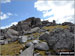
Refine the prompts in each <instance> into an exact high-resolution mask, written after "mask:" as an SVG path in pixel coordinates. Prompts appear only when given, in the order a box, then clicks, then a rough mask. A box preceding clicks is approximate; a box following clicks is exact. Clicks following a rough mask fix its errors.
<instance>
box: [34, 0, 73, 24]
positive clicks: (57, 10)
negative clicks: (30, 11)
mask: <svg viewBox="0 0 75 56" xmlns="http://www.w3.org/2000/svg"><path fill="white" fill-rule="evenodd" d="M34 7H35V8H36V9H37V10H38V11H41V12H42V13H43V18H45V20H49V21H52V20H56V22H57V23H62V22H65V21H67V22H73V20H74V17H73V16H74V1H67V0H66V1H48V0H43V1H37V2H35V3H34ZM51 15H54V16H53V17H51ZM65 17H66V18H65Z"/></svg>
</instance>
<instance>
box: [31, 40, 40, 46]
mask: <svg viewBox="0 0 75 56" xmlns="http://www.w3.org/2000/svg"><path fill="white" fill-rule="evenodd" d="M32 43H33V44H34V45H35V44H39V43H40V40H33V41H32Z"/></svg>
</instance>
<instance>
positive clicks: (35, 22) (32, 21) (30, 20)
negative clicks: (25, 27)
mask: <svg viewBox="0 0 75 56" xmlns="http://www.w3.org/2000/svg"><path fill="white" fill-rule="evenodd" d="M25 21H26V22H28V23H30V26H31V27H34V26H39V25H40V24H41V20H40V18H35V17H30V18H28V19H27V20H25Z"/></svg>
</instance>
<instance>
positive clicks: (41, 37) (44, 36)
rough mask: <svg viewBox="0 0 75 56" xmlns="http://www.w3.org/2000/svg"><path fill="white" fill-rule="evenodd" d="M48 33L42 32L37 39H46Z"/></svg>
mask: <svg viewBox="0 0 75 56" xmlns="http://www.w3.org/2000/svg"><path fill="white" fill-rule="evenodd" d="M48 36H49V34H48V33H43V34H42V35H41V36H40V37H39V40H47V39H48Z"/></svg>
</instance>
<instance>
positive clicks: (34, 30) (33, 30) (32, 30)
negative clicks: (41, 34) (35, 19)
mask: <svg viewBox="0 0 75 56" xmlns="http://www.w3.org/2000/svg"><path fill="white" fill-rule="evenodd" d="M39 30H40V28H39V27H35V28H32V29H31V33H35V32H37V31H39Z"/></svg>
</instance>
